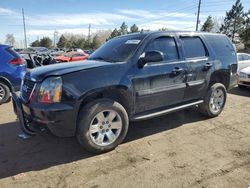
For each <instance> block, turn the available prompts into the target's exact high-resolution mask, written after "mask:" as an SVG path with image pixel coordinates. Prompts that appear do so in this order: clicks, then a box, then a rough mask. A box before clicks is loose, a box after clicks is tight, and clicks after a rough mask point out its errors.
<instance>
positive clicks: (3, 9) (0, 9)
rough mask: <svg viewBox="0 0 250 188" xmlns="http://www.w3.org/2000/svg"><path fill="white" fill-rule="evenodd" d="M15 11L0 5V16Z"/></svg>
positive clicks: (12, 13) (11, 13) (13, 13)
mask: <svg viewBox="0 0 250 188" xmlns="http://www.w3.org/2000/svg"><path fill="white" fill-rule="evenodd" d="M15 14H16V13H15V12H14V11H13V10H11V9H7V8H1V7H0V15H1V16H5V15H6V16H8V15H15Z"/></svg>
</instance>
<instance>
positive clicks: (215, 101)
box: [209, 88, 225, 114]
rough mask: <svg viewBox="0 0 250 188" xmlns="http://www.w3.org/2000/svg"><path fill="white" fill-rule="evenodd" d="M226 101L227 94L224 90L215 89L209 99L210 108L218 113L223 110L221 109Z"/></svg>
mask: <svg viewBox="0 0 250 188" xmlns="http://www.w3.org/2000/svg"><path fill="white" fill-rule="evenodd" d="M224 103H225V94H224V92H223V90H222V89H220V88H217V89H215V90H214V91H213V92H212V94H211V98H210V101H209V107H210V110H211V111H212V112H213V113H215V114H216V113H218V112H220V111H221V109H222V108H223V106H224Z"/></svg>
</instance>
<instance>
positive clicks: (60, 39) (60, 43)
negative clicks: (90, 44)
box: [57, 35, 67, 48]
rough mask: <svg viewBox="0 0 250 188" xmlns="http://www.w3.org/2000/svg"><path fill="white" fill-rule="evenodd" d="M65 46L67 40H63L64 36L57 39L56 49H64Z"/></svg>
mask: <svg viewBox="0 0 250 188" xmlns="http://www.w3.org/2000/svg"><path fill="white" fill-rule="evenodd" d="M66 44H67V39H66V38H65V36H64V35H61V37H60V38H59V41H58V43H57V47H58V48H65V47H66Z"/></svg>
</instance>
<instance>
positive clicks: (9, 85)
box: [0, 76, 15, 92]
mask: <svg viewBox="0 0 250 188" xmlns="http://www.w3.org/2000/svg"><path fill="white" fill-rule="evenodd" d="M0 81H2V82H3V83H5V84H6V85H7V86H8V87H9V89H10V92H13V91H15V89H14V88H13V86H12V84H11V82H10V81H9V79H7V78H6V77H3V76H0Z"/></svg>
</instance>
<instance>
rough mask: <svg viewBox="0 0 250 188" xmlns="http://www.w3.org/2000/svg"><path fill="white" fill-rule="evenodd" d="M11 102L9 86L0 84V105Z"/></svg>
mask: <svg viewBox="0 0 250 188" xmlns="http://www.w3.org/2000/svg"><path fill="white" fill-rule="evenodd" d="M9 100H10V89H9V87H8V86H7V85H5V84H4V83H2V82H0V105H1V104H3V103H6V102H8V101H9Z"/></svg>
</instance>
